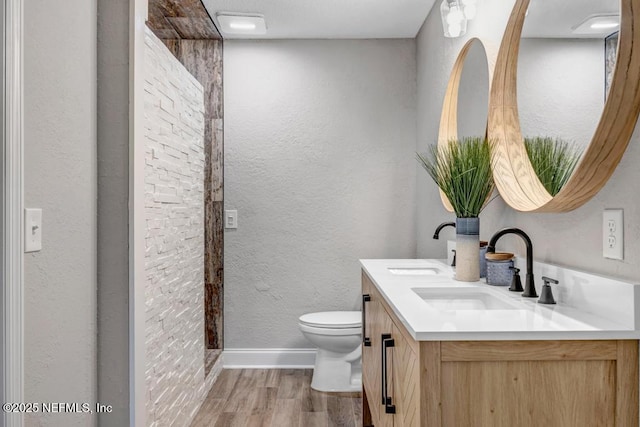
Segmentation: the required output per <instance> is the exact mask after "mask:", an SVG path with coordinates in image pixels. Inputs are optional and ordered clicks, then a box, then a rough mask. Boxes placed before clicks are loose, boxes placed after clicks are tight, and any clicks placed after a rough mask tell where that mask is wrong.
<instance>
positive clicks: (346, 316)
mask: <svg viewBox="0 0 640 427" xmlns="http://www.w3.org/2000/svg"><path fill="white" fill-rule="evenodd" d="M300 323H304V324H305V325H309V326H313V327H315V328H334V329H337V328H359V327H361V326H362V312H360V311H323V312H320V313H309V314H303V315H302V316H300Z"/></svg>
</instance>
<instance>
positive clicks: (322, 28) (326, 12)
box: [202, 0, 435, 39]
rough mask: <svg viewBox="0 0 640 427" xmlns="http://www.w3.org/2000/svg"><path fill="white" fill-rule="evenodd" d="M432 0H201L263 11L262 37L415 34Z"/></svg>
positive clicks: (218, 8) (210, 5) (211, 5)
mask: <svg viewBox="0 0 640 427" xmlns="http://www.w3.org/2000/svg"><path fill="white" fill-rule="evenodd" d="M434 1H435V0H349V1H345V0H322V1H320V0H273V1H265V0H202V2H203V3H204V5H205V7H206V8H207V10H208V11H209V14H210V15H211V17H212V18H213V19H214V21H215V19H216V18H215V16H216V13H218V12H242V13H257V14H262V15H264V17H265V20H266V22H267V34H266V35H262V36H252V37H247V36H239V35H224V34H223V36H224V38H225V39H232V38H261V39H262V38H266V39H376V38H414V37H415V36H416V35H417V34H418V31H419V30H420V27H421V26H422V24H423V22H424V20H425V19H426V17H427V15H428V14H429V11H430V10H431V7H432V6H433V4H434Z"/></svg>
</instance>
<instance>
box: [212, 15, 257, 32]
mask: <svg viewBox="0 0 640 427" xmlns="http://www.w3.org/2000/svg"><path fill="white" fill-rule="evenodd" d="M216 20H217V21H218V25H219V29H220V31H221V32H223V33H224V34H235V35H261V34H266V33H267V24H266V22H265V20H264V16H262V15H255V14H254V15H244V14H237V13H226V12H225V13H218V14H216Z"/></svg>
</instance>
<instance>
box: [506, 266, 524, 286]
mask: <svg viewBox="0 0 640 427" xmlns="http://www.w3.org/2000/svg"><path fill="white" fill-rule="evenodd" d="M509 270H513V276H512V277H511V286H510V287H509V290H510V291H511V292H522V291H523V290H524V289H522V281H521V280H520V269H519V268H518V267H514V266H511V267H509Z"/></svg>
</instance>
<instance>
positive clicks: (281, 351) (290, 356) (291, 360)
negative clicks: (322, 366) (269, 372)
mask: <svg viewBox="0 0 640 427" xmlns="http://www.w3.org/2000/svg"><path fill="white" fill-rule="evenodd" d="M315 360H316V349H315V348H227V349H225V350H224V351H223V352H222V363H223V366H224V368H225V369H310V368H313V364H314V363H315Z"/></svg>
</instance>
